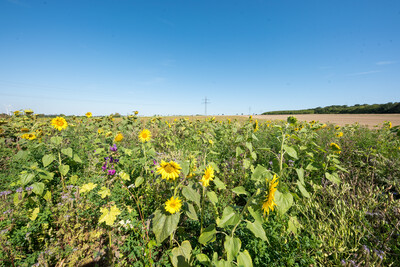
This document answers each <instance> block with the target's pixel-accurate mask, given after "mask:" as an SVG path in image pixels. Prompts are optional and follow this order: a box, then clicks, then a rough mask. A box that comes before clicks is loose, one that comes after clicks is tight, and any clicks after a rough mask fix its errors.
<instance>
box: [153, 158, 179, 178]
mask: <svg viewBox="0 0 400 267" xmlns="http://www.w3.org/2000/svg"><path fill="white" fill-rule="evenodd" d="M180 169H182V168H181V166H179V164H178V163H176V162H174V161H172V160H171V161H170V162H165V161H163V160H162V161H161V164H160V167H158V168H157V173H158V174H161V178H162V179H165V180H167V181H169V180H172V181H175V179H176V178H178V177H179V174H180V173H181V171H180Z"/></svg>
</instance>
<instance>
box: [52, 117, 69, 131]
mask: <svg viewBox="0 0 400 267" xmlns="http://www.w3.org/2000/svg"><path fill="white" fill-rule="evenodd" d="M51 125H53V127H54V128H56V129H57V130H59V131H61V130H64V129H65V128H67V126H68V123H67V121H66V120H65V119H64V118H63V117H56V118H54V119H52V120H51Z"/></svg>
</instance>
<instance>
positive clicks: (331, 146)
mask: <svg viewBox="0 0 400 267" xmlns="http://www.w3.org/2000/svg"><path fill="white" fill-rule="evenodd" d="M330 148H331V149H332V150H333V152H335V153H337V154H340V152H341V149H340V146H339V145H338V144H336V143H331V144H330Z"/></svg>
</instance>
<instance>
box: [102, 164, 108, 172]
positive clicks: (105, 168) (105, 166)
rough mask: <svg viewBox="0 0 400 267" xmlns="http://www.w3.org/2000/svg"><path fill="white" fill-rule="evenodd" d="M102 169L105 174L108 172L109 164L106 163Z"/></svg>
mask: <svg viewBox="0 0 400 267" xmlns="http://www.w3.org/2000/svg"><path fill="white" fill-rule="evenodd" d="M101 169H102V170H103V172H105V171H106V170H107V163H104V165H103V166H102V167H101Z"/></svg>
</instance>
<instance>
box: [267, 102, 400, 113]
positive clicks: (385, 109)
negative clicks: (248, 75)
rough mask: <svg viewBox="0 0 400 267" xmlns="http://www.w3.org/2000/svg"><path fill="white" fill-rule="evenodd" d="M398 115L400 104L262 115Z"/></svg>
mask: <svg viewBox="0 0 400 267" xmlns="http://www.w3.org/2000/svg"><path fill="white" fill-rule="evenodd" d="M393 113H400V102H394V103H392V102H389V103H386V104H373V105H368V104H363V105H359V104H357V105H354V106H347V105H342V106H340V105H333V106H327V107H323V108H321V107H317V108H310V109H300V110H279V111H268V112H264V113H262V115H280V114H393Z"/></svg>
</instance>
